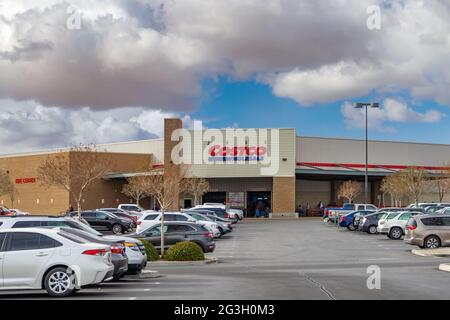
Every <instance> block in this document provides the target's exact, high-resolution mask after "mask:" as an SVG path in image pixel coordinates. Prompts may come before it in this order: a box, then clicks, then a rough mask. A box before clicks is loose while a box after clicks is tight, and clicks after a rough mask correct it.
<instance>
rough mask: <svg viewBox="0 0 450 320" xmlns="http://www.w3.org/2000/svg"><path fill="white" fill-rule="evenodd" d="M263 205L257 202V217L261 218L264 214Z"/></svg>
mask: <svg viewBox="0 0 450 320" xmlns="http://www.w3.org/2000/svg"><path fill="white" fill-rule="evenodd" d="M262 212H263V211H262V205H261V203H259V202H258V203H257V204H256V212H255V216H256V217H257V218H259V217H261V216H262Z"/></svg>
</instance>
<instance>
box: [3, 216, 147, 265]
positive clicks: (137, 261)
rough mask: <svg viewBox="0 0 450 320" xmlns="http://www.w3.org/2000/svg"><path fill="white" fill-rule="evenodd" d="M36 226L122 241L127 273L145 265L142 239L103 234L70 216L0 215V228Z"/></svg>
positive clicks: (145, 255) (145, 256)
mask: <svg viewBox="0 0 450 320" xmlns="http://www.w3.org/2000/svg"><path fill="white" fill-rule="evenodd" d="M36 227H66V228H74V229H80V230H84V231H86V232H88V233H91V234H94V235H96V236H99V237H102V238H103V239H105V240H112V241H124V245H125V247H126V249H125V252H126V255H127V257H128V273H136V272H140V271H141V270H142V269H143V268H144V267H145V266H146V265H147V254H146V252H145V247H144V245H143V243H142V241H140V240H138V239H134V238H130V237H123V236H115V235H114V236H113V235H111V236H104V235H103V234H101V233H100V232H98V231H96V230H94V229H93V228H91V227H90V226H89V225H87V224H85V223H82V222H80V221H78V220H76V219H74V218H70V217H67V216H65V217H58V216H37V215H33V216H20V217H14V216H10V217H0V229H15V228H36Z"/></svg>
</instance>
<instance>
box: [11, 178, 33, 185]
mask: <svg viewBox="0 0 450 320" xmlns="http://www.w3.org/2000/svg"><path fill="white" fill-rule="evenodd" d="M35 182H36V178H18V179H16V183H17V184H22V183H35Z"/></svg>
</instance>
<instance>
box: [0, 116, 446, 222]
mask: <svg viewBox="0 0 450 320" xmlns="http://www.w3.org/2000/svg"><path fill="white" fill-rule="evenodd" d="M98 147H99V149H102V150H103V149H104V150H106V153H104V155H105V156H108V157H110V158H111V159H114V163H115V164H114V168H112V171H113V172H112V173H111V174H108V175H107V176H105V177H104V178H103V179H100V180H99V181H97V182H95V184H93V185H92V186H91V187H90V189H89V192H87V193H86V197H85V199H83V207H84V208H85V209H93V208H98V207H110V206H117V204H118V203H130V202H133V199H129V198H127V197H125V196H124V195H123V194H122V193H121V190H122V187H123V185H124V184H125V183H126V178H127V177H130V176H133V175H134V174H138V173H141V172H142V171H143V170H144V169H143V168H146V167H147V168H149V167H151V166H156V165H158V166H163V167H164V174H168V175H170V174H178V171H177V170H179V167H180V165H184V164H188V165H189V175H191V176H196V177H202V178H206V179H207V180H208V181H209V183H210V192H208V193H207V194H205V195H204V197H203V201H204V202H222V203H226V204H227V205H228V206H230V207H235V208H242V209H244V210H245V211H246V212H247V214H248V215H249V216H252V215H253V214H254V212H255V208H256V206H260V207H263V208H264V209H265V210H266V211H267V212H270V213H272V215H273V216H293V215H294V212H295V211H296V208H297V207H298V205H299V204H301V205H302V206H303V207H304V208H306V207H309V208H315V207H317V204H318V203H319V202H320V201H322V202H323V203H324V204H325V205H327V204H340V203H342V202H343V199H339V198H338V196H337V190H338V188H339V186H340V185H341V184H342V183H343V182H344V181H347V180H357V181H360V182H361V183H363V181H364V171H365V165H364V163H365V141H363V140H352V139H334V138H316V137H302V136H297V133H296V131H295V129H292V128H258V129H231V128H229V129H204V128H200V129H198V128H195V126H194V128H193V129H192V130H184V129H182V122H181V120H180V119H166V120H165V130H164V136H163V138H160V139H152V140H143V141H132V142H123V143H112V144H104V145H100V146H98ZM55 153H57V151H43V152H40V153H32V154H20V155H4V156H1V157H0V168H3V169H5V170H7V171H8V172H9V174H10V176H11V179H12V181H13V182H14V183H15V186H16V189H17V194H16V195H15V197H14V198H15V199H14V203H11V199H10V197H9V196H8V195H4V196H0V202H1V203H2V204H3V205H6V206H12V207H17V208H19V209H21V210H24V211H29V212H32V213H47V214H56V213H59V212H62V211H65V210H66V209H67V207H68V206H69V204H71V203H72V202H73V199H71V198H70V195H69V194H68V193H67V192H66V191H64V190H60V189H57V188H54V187H52V188H49V189H47V188H45V187H43V186H42V185H41V184H40V183H39V181H38V179H37V168H38V166H39V165H40V163H41V162H42V161H43V159H45V158H46V157H48V156H52V154H55ZM66 153H67V156H68V157H70V153H69V152H66ZM449 161H450V146H449V145H438V144H420V143H406V142H388V141H369V161H368V162H369V165H368V171H369V191H370V193H369V196H370V198H369V199H370V202H371V203H373V204H375V205H377V206H389V205H391V204H392V203H391V199H390V198H389V197H388V196H387V195H384V194H383V193H382V192H380V185H381V180H382V179H383V177H385V176H387V175H389V174H392V173H394V172H396V171H398V170H401V169H404V168H407V167H408V166H420V167H423V168H425V169H426V170H428V171H429V172H430V173H431V174H433V175H438V174H439V173H440V172H441V171H442V170H443V169H445V163H448V162H449ZM175 193H176V192H175ZM363 199H364V195H363V194H361V195H360V196H359V197H358V198H357V199H356V201H357V202H363ZM178 200H179V201H177V202H176V203H177V204H176V205H175V206H174V208H173V209H174V210H175V209H178V208H179V207H190V206H192V205H193V197H192V196H190V195H188V194H184V195H182V196H181V197H180V199H178ZM438 200H439V198H438V197H437V194H436V193H435V192H428V193H427V194H425V195H424V197H423V201H434V202H438ZM446 200H447V201H449V200H450V199H449V198H448V197H447V198H446ZM407 201H410V199H405V204H406V202H407ZM141 204H142V205H143V206H144V207H152V206H154V202H153V201H152V200H151V199H144V201H142V202H141Z"/></svg>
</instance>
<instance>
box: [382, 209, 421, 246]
mask: <svg viewBox="0 0 450 320" xmlns="http://www.w3.org/2000/svg"><path fill="white" fill-rule="evenodd" d="M418 214H423V213H422V212H414V211H406V212H396V213H388V214H387V216H386V218H382V219H380V220H379V221H378V228H377V231H378V232H379V233H384V234H386V235H387V236H388V238H390V239H393V240H400V239H401V238H402V236H403V235H404V234H405V229H406V224H407V223H408V220H409V219H410V218H411V217H412V216H415V215H418Z"/></svg>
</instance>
